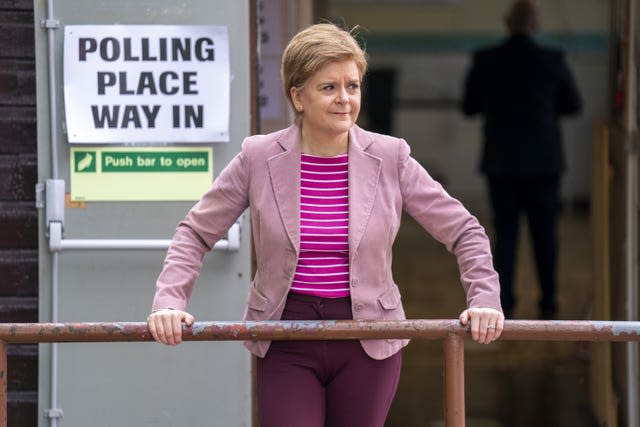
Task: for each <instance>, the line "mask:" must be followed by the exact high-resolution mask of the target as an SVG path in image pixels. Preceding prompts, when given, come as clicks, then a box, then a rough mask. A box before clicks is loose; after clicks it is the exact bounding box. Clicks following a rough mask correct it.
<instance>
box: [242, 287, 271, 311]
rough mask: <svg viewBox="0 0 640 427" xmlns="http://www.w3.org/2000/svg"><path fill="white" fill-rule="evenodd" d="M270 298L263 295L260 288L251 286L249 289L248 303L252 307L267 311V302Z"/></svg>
mask: <svg viewBox="0 0 640 427" xmlns="http://www.w3.org/2000/svg"><path fill="white" fill-rule="evenodd" d="M268 303H269V300H268V299H267V297H265V296H264V295H262V294H261V293H260V292H258V290H257V289H256V288H254V287H251V289H250V290H249V299H248V301H247V305H248V306H249V308H250V309H253V310H256V311H265V310H266V309H267V304H268Z"/></svg>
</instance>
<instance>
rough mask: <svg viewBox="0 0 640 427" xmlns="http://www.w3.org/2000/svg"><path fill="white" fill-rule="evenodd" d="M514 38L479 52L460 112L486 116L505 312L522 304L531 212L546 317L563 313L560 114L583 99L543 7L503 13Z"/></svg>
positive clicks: (521, 0) (520, 3)
mask: <svg viewBox="0 0 640 427" xmlns="http://www.w3.org/2000/svg"><path fill="white" fill-rule="evenodd" d="M505 23H506V26H507V28H508V30H509V36H508V38H507V39H506V40H505V41H504V42H502V43H501V44H500V45H498V46H495V47H491V48H488V49H483V50H480V51H478V52H476V53H475V54H474V56H473V61H472V65H471V68H470V70H469V72H468V74H467V77H466V81H465V88H464V99H463V103H462V110H463V112H464V114H466V115H468V116H471V115H474V114H481V115H482V116H483V118H484V149H483V154H482V160H481V171H482V173H483V174H484V175H486V177H487V181H488V186H489V195H490V200H491V204H492V208H493V214H494V218H493V219H494V226H495V232H496V241H495V247H494V261H495V267H496V270H497V271H498V274H499V275H500V284H501V300H502V307H503V310H504V313H505V315H506V316H507V317H510V316H512V314H513V309H514V307H515V304H516V301H515V298H514V294H513V277H514V270H515V268H514V265H515V257H516V247H517V239H518V228H519V227H518V225H519V216H520V213H521V212H522V211H524V212H525V213H526V215H527V218H528V221H529V228H530V231H531V236H532V241H533V249H534V253H535V260H536V266H537V272H538V279H539V281H540V286H541V291H542V297H541V299H540V301H539V307H540V311H541V316H542V317H543V318H554V317H555V316H556V311H557V303H556V298H555V289H556V264H557V261H556V258H557V236H556V223H557V210H558V204H559V189H560V177H561V175H562V173H563V171H564V169H565V156H564V152H563V147H562V137H561V130H560V126H559V118H560V116H564V115H570V114H576V113H578V112H580V110H581V109H582V100H581V97H580V94H579V92H578V89H577V87H576V85H575V82H574V79H573V76H572V74H571V71H570V70H569V68H568V66H567V64H566V61H565V58H564V53H563V52H562V51H560V50H558V49H554V48H549V47H543V46H540V45H539V44H538V43H536V41H534V39H533V35H534V34H535V33H536V32H537V31H538V30H539V27H540V20H539V9H538V6H537V4H536V3H535V2H534V1H531V0H516V1H515V2H513V4H512V5H511V7H510V9H509V10H508V11H507V14H506V16H505Z"/></svg>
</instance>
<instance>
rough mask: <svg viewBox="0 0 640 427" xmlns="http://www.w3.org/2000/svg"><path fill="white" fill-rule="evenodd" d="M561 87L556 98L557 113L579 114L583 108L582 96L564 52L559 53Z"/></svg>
mask: <svg viewBox="0 0 640 427" xmlns="http://www.w3.org/2000/svg"><path fill="white" fill-rule="evenodd" d="M558 61H559V72H560V79H559V88H558V96H557V99H556V113H557V114H559V115H571V114H577V113H579V112H580V111H581V110H582V98H581V96H580V92H579V91H578V87H577V86H576V82H575V80H574V78H573V74H572V73H571V70H570V69H569V65H568V64H567V61H566V60H565V56H564V54H563V53H558Z"/></svg>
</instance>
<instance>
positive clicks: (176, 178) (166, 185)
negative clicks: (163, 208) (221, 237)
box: [70, 147, 213, 201]
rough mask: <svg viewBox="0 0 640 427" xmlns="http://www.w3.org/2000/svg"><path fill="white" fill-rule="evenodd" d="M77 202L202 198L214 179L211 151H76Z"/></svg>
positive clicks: (73, 189) (74, 187)
mask: <svg viewBox="0 0 640 427" xmlns="http://www.w3.org/2000/svg"><path fill="white" fill-rule="evenodd" d="M70 153H71V156H70V157H71V158H70V163H71V200H74V201H117V200H120V201H133V200H139V201H145V200H158V201H159V200H198V199H199V198H200V197H201V196H202V194H203V193H204V192H205V191H206V190H207V189H208V188H209V186H210V185H211V182H212V181H213V149H212V148H210V147H172V148H166V147H162V148H157V147H135V148H133V147H132V148H128V147H108V148H105V147H96V148H87V147H75V148H71V152H70Z"/></svg>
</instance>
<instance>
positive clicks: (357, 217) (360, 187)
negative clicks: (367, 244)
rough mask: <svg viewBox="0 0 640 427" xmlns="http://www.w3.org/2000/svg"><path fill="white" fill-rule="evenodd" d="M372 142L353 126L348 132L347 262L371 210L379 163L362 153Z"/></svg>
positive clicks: (376, 186)
mask: <svg viewBox="0 0 640 427" xmlns="http://www.w3.org/2000/svg"><path fill="white" fill-rule="evenodd" d="M372 142H373V140H372V139H371V137H370V136H369V135H367V134H366V133H364V132H362V131H361V130H360V128H359V127H357V126H355V125H354V126H353V127H352V128H351V130H350V131H349V260H350V261H351V262H353V257H354V255H355V253H356V251H357V249H358V245H359V244H360V241H361V240H362V236H363V234H364V232H365V229H366V228H367V223H368V221H369V216H370V215H371V210H372V209H373V201H374V200H375V196H376V190H377V188H378V180H379V178H380V169H381V163H382V160H381V159H380V158H379V157H375V156H373V155H371V154H369V153H367V152H366V150H367V148H368V147H369V145H371V143H372Z"/></svg>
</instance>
